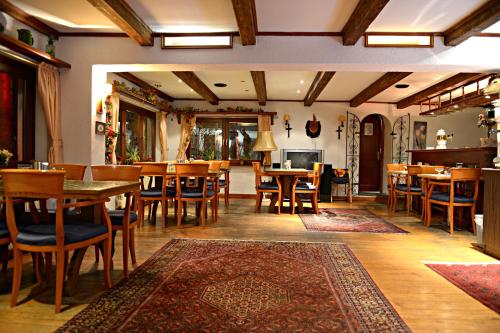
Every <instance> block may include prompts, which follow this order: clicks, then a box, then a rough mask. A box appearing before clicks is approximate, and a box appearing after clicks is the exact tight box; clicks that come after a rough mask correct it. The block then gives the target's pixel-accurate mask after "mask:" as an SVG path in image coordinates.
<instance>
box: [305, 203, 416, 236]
mask: <svg viewBox="0 0 500 333" xmlns="http://www.w3.org/2000/svg"><path fill="white" fill-rule="evenodd" d="M299 216H300V218H301V219H302V223H304V225H305V227H306V229H307V230H309V231H330V232H372V233H407V231H405V230H403V229H400V228H398V227H396V226H395V225H394V224H392V223H389V222H387V221H384V220H383V219H381V218H380V217H378V216H377V215H375V214H373V213H372V212H370V211H369V210H367V209H339V208H323V209H320V212H319V214H300V215H299Z"/></svg>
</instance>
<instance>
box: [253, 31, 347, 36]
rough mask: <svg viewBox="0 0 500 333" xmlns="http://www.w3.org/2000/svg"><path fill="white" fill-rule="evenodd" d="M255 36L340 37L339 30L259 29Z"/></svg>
mask: <svg viewBox="0 0 500 333" xmlns="http://www.w3.org/2000/svg"><path fill="white" fill-rule="evenodd" d="M257 36H291V37H294V36H303V37H342V36H344V34H343V33H342V32H340V31H259V32H257Z"/></svg>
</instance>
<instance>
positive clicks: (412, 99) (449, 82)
mask: <svg viewBox="0 0 500 333" xmlns="http://www.w3.org/2000/svg"><path fill="white" fill-rule="evenodd" d="M484 75H485V73H458V74H456V75H454V76H452V77H450V78H448V79H446V80H443V81H441V82H438V83H436V84H435V85H433V86H430V87H429V88H427V89H424V90H422V91H419V92H417V93H415V94H413V95H411V96H408V97H406V98H403V99H402V100H400V101H399V102H398V103H397V108H398V109H404V108H407V107H409V106H411V105H415V104H418V103H420V102H421V101H423V100H425V99H426V98H428V97H430V96H433V95H436V94H438V93H440V92H442V91H444V90H447V89H453V88H456V87H458V86H460V85H461V84H463V83H464V82H466V81H472V80H475V79H478V78H480V77H481V76H484Z"/></svg>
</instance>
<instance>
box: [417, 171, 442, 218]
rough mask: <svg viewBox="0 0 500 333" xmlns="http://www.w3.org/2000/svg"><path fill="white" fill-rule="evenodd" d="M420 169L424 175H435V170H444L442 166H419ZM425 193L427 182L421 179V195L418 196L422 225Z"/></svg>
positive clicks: (424, 216) (424, 214)
mask: <svg viewBox="0 0 500 333" xmlns="http://www.w3.org/2000/svg"><path fill="white" fill-rule="evenodd" d="M420 168H421V170H422V173H424V174H437V173H438V172H437V171H436V169H439V168H441V169H443V170H444V166H442V165H421V166H420ZM426 192H427V180H426V179H424V178H422V193H421V195H420V198H421V201H422V216H421V217H420V219H421V220H422V223H424V224H425V221H426V213H427V202H426V201H425V200H426V194H427V193H426Z"/></svg>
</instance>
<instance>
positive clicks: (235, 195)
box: [222, 193, 255, 200]
mask: <svg viewBox="0 0 500 333" xmlns="http://www.w3.org/2000/svg"><path fill="white" fill-rule="evenodd" d="M222 195H224V194H222ZM229 198H231V199H251V200H255V194H246V193H229Z"/></svg>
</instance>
